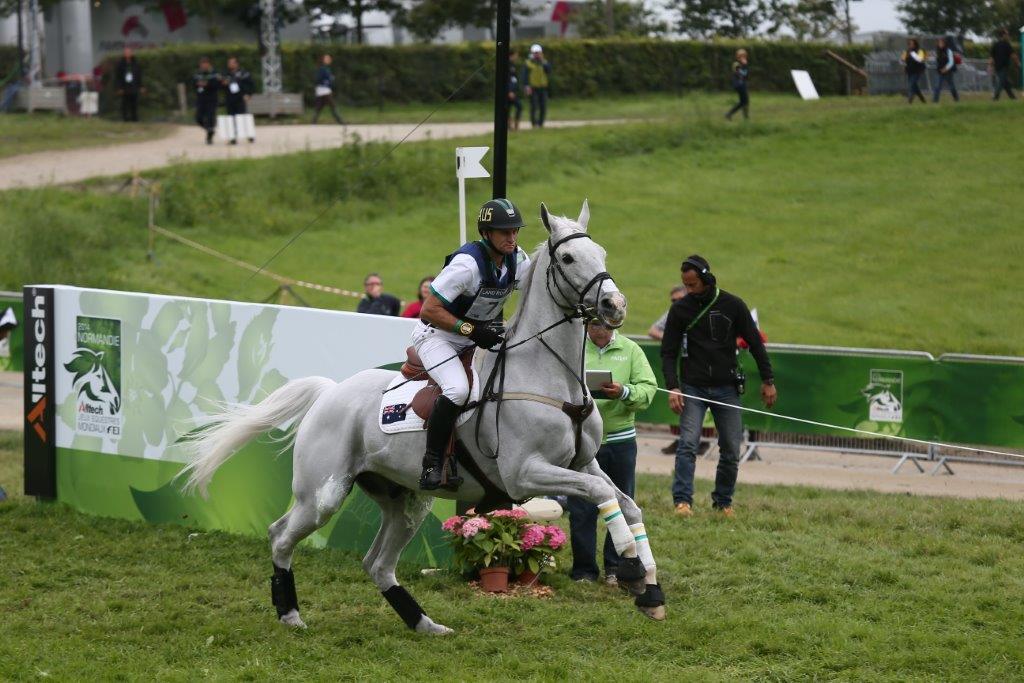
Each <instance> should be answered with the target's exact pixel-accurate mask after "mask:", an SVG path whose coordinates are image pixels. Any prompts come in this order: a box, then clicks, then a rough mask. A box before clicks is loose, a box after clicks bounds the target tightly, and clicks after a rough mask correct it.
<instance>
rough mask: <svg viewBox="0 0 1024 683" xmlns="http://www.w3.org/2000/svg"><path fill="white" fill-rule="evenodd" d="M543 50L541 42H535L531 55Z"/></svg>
mask: <svg viewBox="0 0 1024 683" xmlns="http://www.w3.org/2000/svg"><path fill="white" fill-rule="evenodd" d="M543 51H544V50H542V49H541V47H540V43H534V44H533V45H531V46H530V54H531V55H532V54H533V53H534V52H543Z"/></svg>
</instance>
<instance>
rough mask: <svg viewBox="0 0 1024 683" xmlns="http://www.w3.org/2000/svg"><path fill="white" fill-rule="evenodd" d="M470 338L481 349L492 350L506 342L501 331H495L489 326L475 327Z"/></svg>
mask: <svg viewBox="0 0 1024 683" xmlns="http://www.w3.org/2000/svg"><path fill="white" fill-rule="evenodd" d="M469 338H470V339H471V340H473V343H475V344H476V345H477V346H479V347H480V348H481V349H490V348H493V347H495V346H497V345H498V344H500V343H501V342H503V341H505V339H504V337H503V336H502V333H501V330H500V329H494V328H492V327H488V326H487V325H477V326H475V327H474V328H473V331H472V332H470V333H469Z"/></svg>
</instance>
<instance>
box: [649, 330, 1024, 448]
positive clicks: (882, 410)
mask: <svg viewBox="0 0 1024 683" xmlns="http://www.w3.org/2000/svg"><path fill="white" fill-rule="evenodd" d="M640 345H641V347H642V348H643V349H644V353H645V354H646V355H647V359H648V360H649V361H650V363H651V367H652V368H654V371H655V375H656V376H657V377H658V382H659V386H663V382H662V372H661V356H660V345H659V344H658V343H657V342H653V341H640ZM768 352H769V355H770V357H771V360H772V367H773V369H774V370H775V381H776V385H777V386H778V390H779V400H778V403H776V404H775V407H774V408H773V409H772V412H773V413H777V414H779V415H788V416H792V417H798V418H803V419H807V420H814V421H816V422H824V423H828V424H832V425H837V426H839V427H850V428H855V429H862V430H865V431H869V432H874V433H877V434H880V435H881V434H890V435H896V436H905V437H909V438H913V439H924V440H932V441H943V442H947V443H956V444H971V445H988V446H1002V447H1008V448H1022V447H1024V362H1013V359H998V358H993V359H984V358H979V359H978V360H971V361H967V360H957V359H945V358H940V359H939V360H935V359H933V358H931V357H930V356H929V355H928V354H925V353H917V354H915V353H909V352H908V353H906V354H904V353H901V352H891V355H890V353H887V352H884V351H878V352H875V351H873V350H872V351H865V352H863V353H853V352H845V351H841V350H838V349H837V350H828V349H821V348H816V347H808V348H806V349H801V348H799V347H780V346H778V345H774V346H773V345H769V349H768ZM740 360H741V363H742V365H743V369H744V372H745V373H746V375H747V392H746V394H745V395H744V396H743V400H742V402H743V405H744V406H745V407H748V408H758V409H763V408H764V406H763V405H761V401H760V381H759V378H758V374H757V365H756V364H755V363H754V359H753V358H752V357H751V355H750V354H749V353H747V352H745V351H744V352H741V353H740ZM637 420H638V421H640V422H654V423H661V424H675V423H676V422H677V421H678V417H677V416H676V415H674V414H673V413H672V412H671V411H670V410H669V408H668V401H667V400H666V399H665V395H664V394H659V396H658V398H656V399H655V402H654V404H653V405H652V406H651V407H650V408H649V409H648V410H646V411H644V412H643V413H640V414H639V415H637ZM743 421H744V424H745V425H746V427H747V428H749V429H753V430H759V431H770V432H789V433H799V434H823V435H832V436H853V434H852V433H850V432H846V431H843V430H840V429H830V428H827V427H817V426H814V425H809V424H805V423H801V422H796V421H793V420H786V419H783V418H776V417H769V416H766V415H759V414H756V413H746V414H744V416H743Z"/></svg>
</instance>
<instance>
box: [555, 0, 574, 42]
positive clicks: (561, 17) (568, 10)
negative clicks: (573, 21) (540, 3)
mask: <svg viewBox="0 0 1024 683" xmlns="http://www.w3.org/2000/svg"><path fill="white" fill-rule="evenodd" d="M572 10H573V7H572V5H570V4H569V3H568V2H566V0H558V2H556V3H555V6H554V8H553V9H552V10H551V21H557V22H560V23H561V24H562V26H561V29H562V31H561V32H562V35H563V36H564V35H565V31H566V29H568V28H569V20H570V19H569V18H570V16H571V15H572Z"/></svg>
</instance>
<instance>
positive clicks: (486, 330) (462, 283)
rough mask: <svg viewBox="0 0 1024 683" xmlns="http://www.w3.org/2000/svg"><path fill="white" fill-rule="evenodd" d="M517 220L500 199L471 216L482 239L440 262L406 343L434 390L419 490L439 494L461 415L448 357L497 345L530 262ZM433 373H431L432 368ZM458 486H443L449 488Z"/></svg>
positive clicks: (465, 385)
mask: <svg viewBox="0 0 1024 683" xmlns="http://www.w3.org/2000/svg"><path fill="white" fill-rule="evenodd" d="M524 225H525V223H524V222H523V217H522V215H521V214H520V213H519V209H517V208H516V206H515V204H513V203H512V202H510V201H509V200H507V199H492V200H490V201H489V202H487V203H486V204H484V205H483V207H481V209H480V213H479V214H478V215H477V219H476V227H477V230H478V231H479V233H480V236H481V237H482V238H483V239H481V240H479V241H477V242H469V243H467V244H464V245H462V247H460V248H459V249H458V250H457V251H455V252H454V253H452V254H450V255H449V256H448V257H447V258H446V259H445V265H444V269H443V270H442V271H441V272H440V273H439V274H438V276H437V277H436V278H435V279H434V281H433V282H432V283H430V293H429V294H427V297H426V299H425V300H424V302H423V310H422V311H421V312H420V322H419V324H418V325H416V329H415V330H414V331H413V334H412V343H413V346H415V347H416V351H417V352H418V353H419V356H420V361H421V362H422V363H423V367H424V368H427V369H428V372H429V374H430V377H431V379H433V380H434V381H435V382H437V384H438V386H440V387H441V395H440V396H439V397H438V398H437V403H435V404H434V411H433V413H431V415H430V420H429V422H428V425H427V449H426V453H425V454H424V455H423V474H422V475H421V476H420V488H421V489H424V490H428V491H429V490H433V489H436V488H438V487H439V486H441V470H442V468H443V466H444V451H445V448H446V446H447V445H448V440H449V439H450V438H451V434H452V429H453V428H454V427H455V420H456V419H457V418H458V415H459V412H460V410H461V407H462V406H463V405H465V403H466V401H468V400H469V379H468V378H467V377H466V373H465V372H464V371H463V369H462V364H461V363H460V362H459V361H458V360H457V359H452V360H450V361H447V362H445V361H446V360H447V359H449V358H451V357H452V356H454V355H456V354H458V353H461V352H462V351H465V350H466V349H467V348H469V347H471V346H473V345H476V346H479V347H480V348H483V349H490V348H492V347H494V346H495V345H497V344H500V343H501V341H502V335H503V334H504V331H503V328H502V325H501V313H502V307H503V305H504V304H505V300H506V299H508V297H509V296H510V295H511V294H512V290H514V289H516V288H517V287H518V285H519V282H520V280H521V279H522V277H523V275H524V274H525V272H526V268H527V266H528V265H529V263H530V259H529V258H528V257H527V256H526V252H524V251H523V250H522V249H520V248H519V245H518V237H519V229H520V228H521V227H523V226H524ZM434 366H436V367H434ZM458 483H459V481H458V480H454V481H449V482H448V485H449V486H453V487H454V486H457V485H458Z"/></svg>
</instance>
